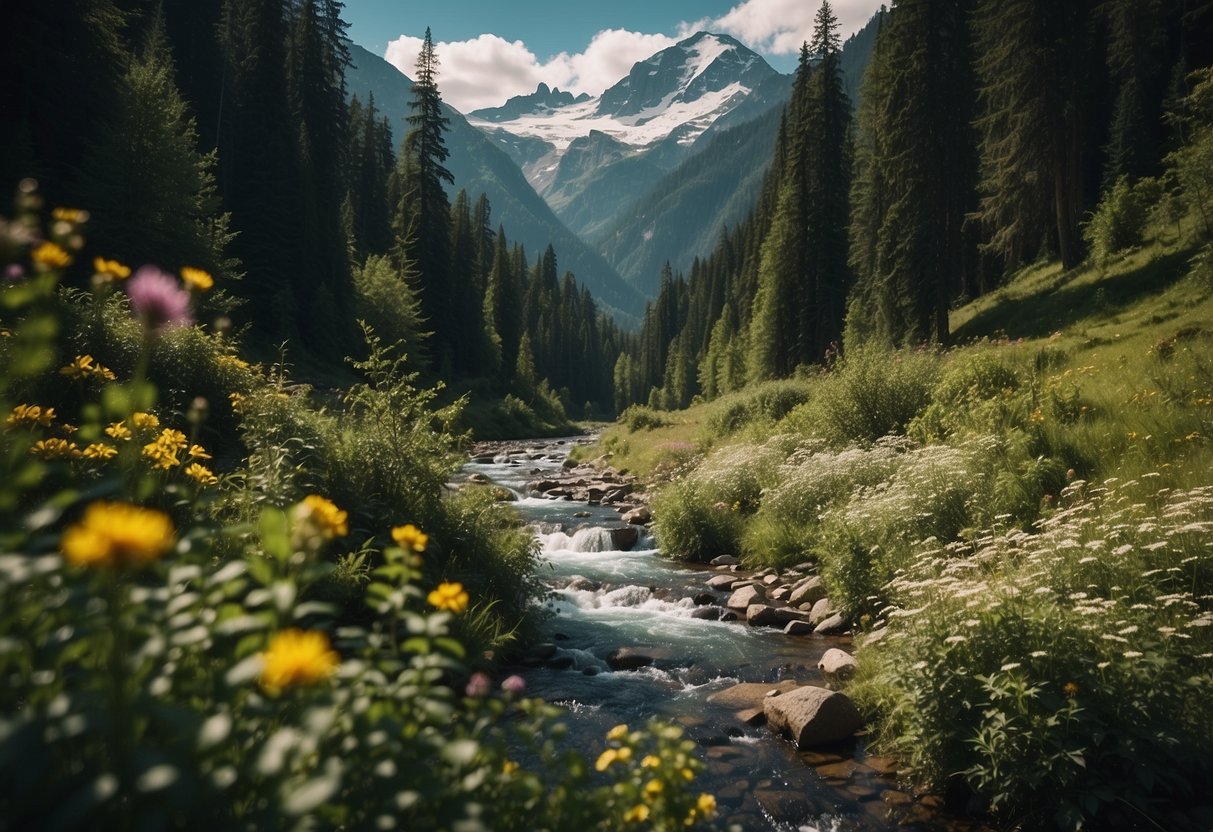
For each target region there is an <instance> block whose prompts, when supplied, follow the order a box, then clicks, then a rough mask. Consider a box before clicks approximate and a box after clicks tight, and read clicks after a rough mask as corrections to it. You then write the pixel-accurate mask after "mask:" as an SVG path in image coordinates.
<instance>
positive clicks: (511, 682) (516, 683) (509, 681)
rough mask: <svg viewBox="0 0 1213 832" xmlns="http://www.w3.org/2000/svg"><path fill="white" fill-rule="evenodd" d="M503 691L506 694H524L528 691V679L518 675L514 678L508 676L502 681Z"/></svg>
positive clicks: (513, 676)
mask: <svg viewBox="0 0 1213 832" xmlns="http://www.w3.org/2000/svg"><path fill="white" fill-rule="evenodd" d="M501 689H502V690H503V691H505V692H506V693H522V692H523V691H524V690H526V679H523V678H522V677H521V676H519V675H518V674H517V673H515V674H514V675H512V676H506V677H505V678H504V679H503V680H502V681H501Z"/></svg>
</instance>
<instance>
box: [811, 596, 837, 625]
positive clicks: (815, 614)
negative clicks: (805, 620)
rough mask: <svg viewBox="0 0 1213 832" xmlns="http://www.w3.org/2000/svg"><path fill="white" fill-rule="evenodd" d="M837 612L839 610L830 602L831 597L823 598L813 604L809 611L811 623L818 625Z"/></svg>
mask: <svg viewBox="0 0 1213 832" xmlns="http://www.w3.org/2000/svg"><path fill="white" fill-rule="evenodd" d="M837 612H838V610H836V609H834V605H833V604H831V603H830V599H829V598H822V599H821V600H820V601H817V602H816V603H815V604H813V609H812V610H811V611H810V612H809V623H810V624H812V625H813V626H814V627H816V626H817V625H818V624H820V623H821V622H823V621H825V620H826V619H827V618H829V617H830V616H831V615H834V614H835V613H837Z"/></svg>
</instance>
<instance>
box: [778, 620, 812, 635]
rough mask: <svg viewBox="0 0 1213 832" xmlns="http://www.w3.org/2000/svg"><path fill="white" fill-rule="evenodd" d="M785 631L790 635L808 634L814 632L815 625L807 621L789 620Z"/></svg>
mask: <svg viewBox="0 0 1213 832" xmlns="http://www.w3.org/2000/svg"><path fill="white" fill-rule="evenodd" d="M783 631H784V632H785V633H786V634H788V635H790V636H807V635H812V634H813V625H812V624H810V623H809V622H807V621H789V622H788V624H787V626H786V627H784V628H783Z"/></svg>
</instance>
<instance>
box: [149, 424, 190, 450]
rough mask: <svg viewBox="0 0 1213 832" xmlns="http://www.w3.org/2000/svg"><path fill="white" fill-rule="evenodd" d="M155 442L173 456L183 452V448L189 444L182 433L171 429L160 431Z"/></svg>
mask: <svg viewBox="0 0 1213 832" xmlns="http://www.w3.org/2000/svg"><path fill="white" fill-rule="evenodd" d="M156 441H157V442H159V443H160V444H161V445H163V446H164V448H165V449H166V450H168V451H171V452H172V453H173V454H177V453H179V452H181V451H184V450H185V446H186V445H188V444H189V440H188V439H186V438H185V434H184V433H182V432H181V431H179V430H173V429H172V428H165V429H164V430H162V431H160V435H159V436H158V437H156Z"/></svg>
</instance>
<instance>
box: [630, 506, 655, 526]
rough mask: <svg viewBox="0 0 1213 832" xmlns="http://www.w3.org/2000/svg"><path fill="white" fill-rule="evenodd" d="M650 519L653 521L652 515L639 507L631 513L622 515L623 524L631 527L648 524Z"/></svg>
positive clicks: (643, 507)
mask: <svg viewBox="0 0 1213 832" xmlns="http://www.w3.org/2000/svg"><path fill="white" fill-rule="evenodd" d="M652 519H653V515H652V514H651V513H650V512H649V510H648V508H646V507H645V506H641V507H640V508H634V509H632V510H631V511H629V512H628V513H627V514H625V515H623V522H625V523H630V524H632V525H633V526H643V525H644V524H645V523H647V522H649V521H650V520H652Z"/></svg>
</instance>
